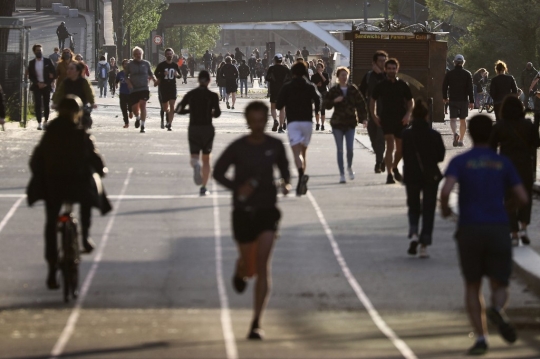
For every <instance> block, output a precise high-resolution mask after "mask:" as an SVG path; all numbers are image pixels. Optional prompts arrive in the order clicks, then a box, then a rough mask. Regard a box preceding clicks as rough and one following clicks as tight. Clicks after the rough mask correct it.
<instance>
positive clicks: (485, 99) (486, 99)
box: [478, 86, 495, 113]
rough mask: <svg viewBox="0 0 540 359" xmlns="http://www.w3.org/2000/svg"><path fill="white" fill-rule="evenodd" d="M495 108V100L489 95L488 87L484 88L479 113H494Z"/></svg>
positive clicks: (479, 103)
mask: <svg viewBox="0 0 540 359" xmlns="http://www.w3.org/2000/svg"><path fill="white" fill-rule="evenodd" d="M494 109H495V107H494V106H493V99H492V98H491V96H490V95H489V92H488V90H487V86H482V97H481V98H480V101H479V102H478V113H482V111H484V110H486V112H487V113H492V112H493V110H494Z"/></svg>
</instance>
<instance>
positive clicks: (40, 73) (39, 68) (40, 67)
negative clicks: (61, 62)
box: [36, 59, 45, 82]
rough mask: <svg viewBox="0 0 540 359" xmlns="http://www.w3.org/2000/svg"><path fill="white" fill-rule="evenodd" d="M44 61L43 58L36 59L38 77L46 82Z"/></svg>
mask: <svg viewBox="0 0 540 359" xmlns="http://www.w3.org/2000/svg"><path fill="white" fill-rule="evenodd" d="M43 62H44V61H43V59H41V60H39V59H36V77H37V80H38V82H45V78H44V77H43Z"/></svg>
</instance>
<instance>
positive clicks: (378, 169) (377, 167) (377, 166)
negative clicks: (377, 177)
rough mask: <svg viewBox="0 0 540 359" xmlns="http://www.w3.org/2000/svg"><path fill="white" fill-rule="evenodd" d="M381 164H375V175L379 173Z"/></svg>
mask: <svg viewBox="0 0 540 359" xmlns="http://www.w3.org/2000/svg"><path fill="white" fill-rule="evenodd" d="M381 172H382V171H381V164H380V163H379V162H377V163H375V173H381Z"/></svg>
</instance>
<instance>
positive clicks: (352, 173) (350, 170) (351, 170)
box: [347, 167, 354, 181]
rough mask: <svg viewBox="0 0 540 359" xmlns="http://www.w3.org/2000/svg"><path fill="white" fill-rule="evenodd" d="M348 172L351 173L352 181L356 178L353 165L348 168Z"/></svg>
mask: <svg viewBox="0 0 540 359" xmlns="http://www.w3.org/2000/svg"><path fill="white" fill-rule="evenodd" d="M347 173H348V174H349V179H350V180H351V181H352V180H353V179H354V171H353V169H352V167H349V168H347Z"/></svg>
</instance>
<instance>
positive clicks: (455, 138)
mask: <svg viewBox="0 0 540 359" xmlns="http://www.w3.org/2000/svg"><path fill="white" fill-rule="evenodd" d="M458 142H459V135H458V134H457V133H454V141H453V142H452V146H454V147H457V145H458Z"/></svg>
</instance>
